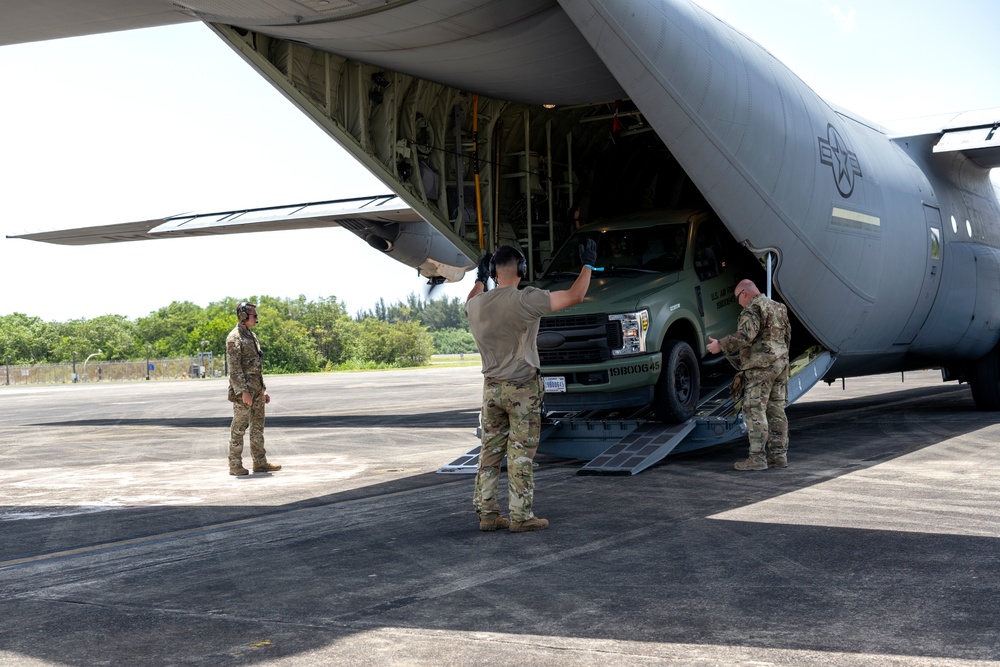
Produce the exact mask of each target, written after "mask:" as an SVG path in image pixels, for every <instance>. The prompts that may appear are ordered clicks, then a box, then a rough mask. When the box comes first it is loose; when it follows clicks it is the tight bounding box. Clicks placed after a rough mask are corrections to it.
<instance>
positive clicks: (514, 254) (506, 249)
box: [490, 245, 528, 280]
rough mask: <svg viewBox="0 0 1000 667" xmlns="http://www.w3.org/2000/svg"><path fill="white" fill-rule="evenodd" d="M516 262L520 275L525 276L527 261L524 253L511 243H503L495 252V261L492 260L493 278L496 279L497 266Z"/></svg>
mask: <svg viewBox="0 0 1000 667" xmlns="http://www.w3.org/2000/svg"><path fill="white" fill-rule="evenodd" d="M514 263H517V275H518V277H520V278H523V277H524V276H525V275H527V273H528V266H527V261H526V260H525V259H524V255H523V254H522V253H521V251H520V250H518V249H517V248H515V247H513V246H509V245H502V246H500V247H499V248H497V251H496V252H495V253H493V261H492V262H491V264H492V266H491V267H490V274H491V277H492V278H493V280H496V273H497V272H496V267H498V266H509V265H511V264H514Z"/></svg>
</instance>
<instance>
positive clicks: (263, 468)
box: [253, 463, 281, 472]
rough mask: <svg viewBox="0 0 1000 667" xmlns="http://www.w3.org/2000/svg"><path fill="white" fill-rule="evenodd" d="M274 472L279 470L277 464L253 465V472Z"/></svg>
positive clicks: (279, 467)
mask: <svg viewBox="0 0 1000 667" xmlns="http://www.w3.org/2000/svg"><path fill="white" fill-rule="evenodd" d="M275 470H281V466H280V465H278V464H277V463H254V464H253V471H254V472H274V471H275Z"/></svg>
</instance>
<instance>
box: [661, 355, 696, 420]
mask: <svg viewBox="0 0 1000 667" xmlns="http://www.w3.org/2000/svg"><path fill="white" fill-rule="evenodd" d="M700 392H701V373H700V371H699V370H698V357H696V356H695V353H694V350H692V349H691V346H690V345H688V344H687V343H685V342H684V341H682V340H668V341H665V342H664V345H663V370H662V371H660V379H659V380H657V381H656V387H655V389H654V390H653V410H654V411H655V412H656V418H657V419H659V420H660V421H661V422H668V423H679V422H683V421H687V420H688V419H690V418H691V417H692V416H693V415H694V410H695V408H696V407H698V396H699V395H700Z"/></svg>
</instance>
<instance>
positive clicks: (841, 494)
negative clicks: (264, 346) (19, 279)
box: [0, 386, 1000, 666]
mask: <svg viewBox="0 0 1000 667" xmlns="http://www.w3.org/2000/svg"><path fill="white" fill-rule="evenodd" d="M469 414H470V413H469V412H468V411H454V412H453V413H438V414H437V415H434V416H433V417H432V419H434V420H436V421H439V422H445V421H448V420H454V422H453V424H454V425H458V426H460V427H465V426H468V425H469V423H468V420H469ZM471 418H472V419H473V420H474V419H475V413H472V417H471ZM281 419H282V418H280V417H279V418H276V419H273V420H272V419H271V418H270V417H269V418H268V427H269V428H275V427H276V426H277V427H278V428H280V427H290V428H295V427H299V426H307V425H313V424H316V423H317V422H316V421H315V420H326V419H330V420H331V421H333V422H336V423H333V424H330V423H327V422H323V424H322V425H324V426H338V425H348V423H345V422H351V421H352V420H357V422H356V423H350V424H349V425H351V426H362V425H365V424H368V423H369V422H365V421H364V420H367V419H371V422H370V423H371V425H372V426H373V427H378V428H385V427H388V428H396V427H401V426H403V424H402V423H394V422H392V421H391V420H389V421H388V423H387V420H385V419H384V418H383V417H381V416H379V417H377V418H369V417H365V416H351V417H346V418H345V417H331V418H326V417H308V418H307V417H302V418H284V419H285V421H284V422H282V421H280V420H281ZM789 419H790V423H791V448H790V463H791V467H789V468H788V469H783V470H768V471H764V472H760V473H737V472H735V471H733V470H732V462H733V461H735V460H737V459H739V458H742V457H744V456H745V448H746V444H745V442H740V443H738V444H735V445H725V446H720V447H716V448H713V449H708V450H702V451H695V452H690V453H686V454H683V455H679V456H675V457H671V458H669V459H668V460H667V461H666V462H664V463H662V464H660V465H658V466H656V467H654V468H652V469H650V470H647V471H645V472H643V473H642V474H640V475H638V476H635V477H617V476H616V477H589V476H588V477H580V476H577V475H575V474H574V473H575V472H576V469H578V467H579V465H580V464H579V463H577V462H566V461H560V460H553V459H540V463H541V465H540V467H539V469H538V472H537V474H536V481H537V488H538V491H537V494H536V502H535V504H536V509H537V510H538V512H539V514H540V515H541V516H545V517H547V518H549V519H550V520H551V521H552V528H550V529H549V530H547V531H545V532H541V533H535V534H527V535H517V534H510V533H507V532H503V531H500V532H497V533H481V532H479V531H477V530H476V527H475V517H474V515H473V514H472V512H471V503H470V498H469V496H470V495H471V489H472V479H471V478H468V477H465V478H458V479H456V478H455V477H450V476H442V475H434V474H421V475H415V476H412V477H407V478H403V479H399V480H395V481H392V482H387V483H384V484H376V485H372V486H366V487H364V488H359V489H353V490H348V491H342V492H339V493H330V494H326V495H319V496H317V497H314V498H311V499H309V500H307V501H302V502H297V503H292V504H288V505H281V506H273V507H249V506H248V507H239V506H234V507H210V506H209V507H205V506H198V507H194V506H191V507H157V508H148V509H147V508H134V509H127V510H121V511H115V512H105V513H101V514H94V515H86V516H76V517H68V518H52V519H42V520H38V521H31V522H15V523H13V524H9V525H8V526H4V529H5V530H4V535H5V537H4V539H3V543H4V545H3V549H2V552H3V556H2V557H0V559H2V561H4V562H0V581H3V586H2V588H3V594H2V598H0V599H2V610H3V615H4V618H5V619H7V620H5V622H4V623H3V624H2V627H0V649H2V650H3V651H8V652H14V653H16V654H20V655H22V656H30V657H31V658H34V659H37V660H42V661H47V662H50V663H52V664H64V665H81V666H82V665H92V664H95V663H98V662H101V661H106V662H108V663H110V664H144V665H174V664H195V665H201V664H205V665H208V664H213V665H214V664H264V663H270V662H271V661H278V660H279V659H281V658H287V659H295V661H296V662H297V661H301V662H302V664H388V663H391V662H395V661H397V660H404V659H405V661H406V662H408V663H412V664H442V663H449V662H450V663H453V664H463V663H464V662H465V660H466V659H472V658H474V657H475V656H480V658H482V657H483V656H485V655H489V654H490V652H491V651H495V653H493V656H494V657H493V659H492V660H491V659H489V658H486V659H483V660H482V664H507V663H508V660H507V659H506V658H505V656H510V660H509V661H510V662H515V661H516V662H520V663H521V664H542V663H549V664H577V662H578V661H579V662H586V664H598V663H600V662H602V661H604V660H607V661H613V662H616V663H639V662H641V663H642V664H648V660H651V659H655V658H662V659H663V660H664V661H666V660H667V659H671V660H673V659H680V658H679V656H680V657H681V658H682V657H683V655H682V654H681V653H679V651H682V650H689V651H694V652H693V653H691V654H690V656H692V657H691V662H695V661H697V662H698V664H726V663H727V659H725V658H720V657H715V658H712V656H713V655H714V656H719V655H725V653H724V652H722V650H723V648H727V647H728V648H743V649H752V648H755V647H756V648H760V649H767V650H770V651H778V653H767V654H764V655H767V656H768V659H769V660H771V661H772V662H775V663H779V664H781V663H785V664H791V663H793V662H796V659H795V658H794V657H793V658H789V657H787V655H786V654H784V653H783V652H784V651H809V652H821V653H823V654H824V656H825V658H824V657H823V656H820V658H821V659H818V660H819V661H818V662H817V663H816V664H821V663H822V662H823V661H824V660H825V661H827V664H834V663H837V662H838V661H844V660H849V659H851V656H855V657H856V658H857V660H858V662H857V664H863V662H864V660H865V659H866V658H863V657H864V656H870V655H871V654H875V655H877V656H889V657H897V658H899V664H906V659H907V658H908V657H913V656H917V657H923V658H929V659H932V661H933V660H934V659H942V660H945V659H947V660H998V659H1000V630H998V628H1000V615H998V614H1000V612H998V611H997V605H996V604H995V601H996V600H997V599H1000V568H998V567H997V560H996V554H997V539H996V536H995V535H993V536H971V535H961V534H944V533H942V532H940V531H939V530H938V527H936V526H933V525H927V526H926V529H925V530H923V531H914V530H905V531H903V530H898V529H896V528H894V527H893V526H891V525H888V526H886V527H885V528H884V529H873V528H870V527H866V528H864V529H857V528H851V527H843V526H839V527H838V526H834V525H829V524H824V523H822V522H817V521H816V519H817V515H815V514H814V513H812V511H813V510H814V509H815V507H814V506H813V505H811V504H810V505H808V507H807V506H806V504H805V503H800V502H799V501H800V500H801V497H802V496H801V493H800V492H810V491H811V492H815V493H818V494H820V500H821V501H822V494H824V493H828V497H827V500H828V501H829V502H828V503H827V505H826V508H825V509H826V510H827V511H830V512H832V513H833V514H837V507H840V506H844V507H847V506H852V505H858V506H860V507H862V509H863V508H864V507H866V506H870V507H871V509H872V511H873V512H875V511H876V510H878V511H884V512H886V513H887V516H890V517H892V516H893V515H895V514H900V515H901V514H903V513H906V512H910V511H920V512H923V513H924V514H923V516H927V517H930V518H931V519H934V520H938V521H941V522H942V523H944V524H947V522H948V521H949V511H951V509H953V508H950V507H947V506H935V505H934V504H933V501H934V499H935V498H936V496H935V495H934V494H936V493H938V492H940V488H939V487H940V484H939V485H938V486H937V487H933V488H932V487H929V486H925V485H922V484H920V483H917V482H913V481H912V480H910V479H909V478H908V477H907V476H905V475H904V476H901V477H897V478H895V479H893V477H892V475H890V476H889V479H888V480H887V481H886V484H885V486H884V487H878V488H876V487H875V486H873V485H871V484H870V483H868V484H867V485H866V484H861V485H859V486H857V487H850V488H847V489H840V490H831V491H829V492H825V491H824V488H825V485H828V484H829V483H831V482H838V483H839V482H845V481H847V479H846V478H847V477H849V476H850V475H852V474H853V473H857V472H871V471H872V469H873V468H874V467H875V466H877V465H879V464H882V463H886V462H889V461H897V462H899V463H900V465H905V462H903V461H899V460H900V459H903V458H905V457H907V456H908V455H911V454H917V455H921V454H927V452H926V451H925V450H928V449H929V448H933V447H935V446H938V445H942V446H943V448H944V449H943V451H942V453H941V454H940V458H941V459H942V461H943V462H942V464H941V465H942V466H943V467H942V468H941V470H943V471H945V472H947V470H948V461H949V458H948V457H949V456H953V457H955V458H953V459H951V460H957V461H961V460H962V457H963V456H965V455H966V454H967V452H973V454H975V452H977V451H982V450H981V449H977V448H979V447H980V446H981V445H982V443H981V442H979V441H978V440H975V438H974V439H973V440H974V441H973V442H971V443H970V442H969V441H968V438H967V437H966V436H969V437H972V436H974V434H975V432H976V431H979V430H982V429H987V428H989V427H991V426H995V423H996V418H995V416H994V415H992V414H989V413H979V412H975V411H974V409H973V407H972V402H971V399H970V398H969V396H968V392H967V391H962V392H958V391H955V387H948V386H942V387H936V388H934V389H916V390H909V391H904V392H894V393H889V394H882V395H879V396H876V397H872V398H865V399H847V400H839V401H820V402H813V403H809V404H801V405H797V406H793V407H791V408H790V409H789ZM138 421H142V422H143V425H154V426H156V425H159V426H176V425H180V424H179V423H175V422H179V421H190V420H170V419H167V420H138ZM194 421H195V424H193V425H195V426H198V425H199V424H198V423H197V422H199V421H202V420H194ZM204 421H206V422H210V424H209V423H206V425H211V426H219V425H220V423H221V422H220V421H219V420H204ZM83 422H86V423H83ZM127 423H128V421H127V420H80V421H76V422H71V423H68V424H59V425H80V426H92V425H95V424H100V425H121V424H127ZM52 424H53V423H52V422H50V423H49V425H52ZM185 425H188V426H190V425H192V424H190V423H187V424H185ZM222 425H223V426H225V425H228V422H226V423H222ZM411 425H412V423H411ZM991 433H994V435H991V436H989V439H990V440H995V429H994V430H993V431H991ZM989 444H990V445H991V446H992V445H993V443H992V442H990V443H989ZM279 474H280V473H279ZM939 482H941V480H939ZM943 483H944V484H945V485H947V482H946V481H945V482H943ZM924 494H930V495H928V496H926V497H925V495H924ZM925 501H926V502H925ZM768 502H770V503H774V504H775V506H774V507H773V508H772V510H771V511H772V512H778V513H782V512H783V513H784V514H785V519H787V522H785V523H781V522H775V521H770V520H765V521H759V520H752V519H753V516H754V512H755V507H756V506H757V505H758V504H761V505H766V504H767V503H768ZM994 509H995V507H994ZM736 510H740V511H742V512H743V516H746V517H747V518H748V520H733V519H728V518H727V519H724V520H722V519H720V518H718V517H716V515H719V514H721V513H725V512H730V511H736ZM875 513H877V512H875ZM67 550H72V551H67ZM55 553H61V554H62V555H58V556H56V557H53V558H41V557H40V556H42V555H44V554H55ZM15 557H20V558H25V557H27V558H29V560H28V561H27V562H25V563H22V564H19V565H13V566H9V565H8V566H7V567H4V564H5V563H10V561H11V560H12V559H13V558H15ZM407 632H411V633H413V634H410V635H408V634H406V633H407ZM380 633H389V635H383V634H380ZM400 633H402V635H401V634H400ZM481 633H489V634H481ZM495 633H499V635H500V636H497V634H495ZM407 637H409V640H408V639H407ZM408 641H410V642H412V643H411V644H410V645H409V647H408V645H407V643H408ZM608 642H613V644H608ZM622 642H634V643H635V644H631V643H630V644H621V643H622ZM678 645H681V646H683V647H691V646H694V647H695V649H690V648H683V649H682V648H678ZM560 647H563V648H560ZM699 647H700V648H699ZM515 649H516V651H515ZM556 649H559V650H558V651H556ZM567 650H568V651H569V652H567ZM508 651H514V652H511V653H508ZM553 651H556V653H557V654H558V655H556V656H555V657H552V656H551V655H550V654H551V652H553ZM560 651H561V653H560ZM595 651H596V652H597V653H594V652H595ZM698 651H709V653H705V654H703V656H704V657H705V659H703V660H702V659H699V660H695V659H694V657H696V656H697V655H702V654H699V653H698ZM720 652H721V653H720ZM595 655H598V656H600V655H603V656H604V657H603V658H599V659H596V658H595V657H594V656H595ZM782 655H786V657H785V659H784V660H783V659H782V657H781V656H782ZM317 656H320V657H317ZM584 658H587V660H585V659H584ZM640 658H642V660H640ZM595 659H596V660H597V662H590V661H591V660H595ZM313 661H315V662H313ZM552 661H554V662H552ZM0 662H2V661H0ZM883 662H884V661H883ZM289 664H291V663H289ZM671 664H673V663H671ZM678 664H686V663H685V662H684V661H683V660H682V661H681V662H680V663H678ZM852 664H854V663H852ZM927 664H931V663H927Z"/></svg>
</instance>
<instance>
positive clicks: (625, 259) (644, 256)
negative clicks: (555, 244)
mask: <svg viewBox="0 0 1000 667" xmlns="http://www.w3.org/2000/svg"><path fill="white" fill-rule="evenodd" d="M588 237H590V238H594V240H596V241H597V266H599V267H603V268H604V269H605V270H606V271H607V270H615V269H626V270H628V269H634V270H641V271H654V272H657V273H670V272H673V271H680V270H681V269H682V268H684V252H685V250H686V248H687V238H688V225H687V224H686V223H680V224H670V225H659V226H656V227H641V228H639V229H609V230H604V231H600V232H590V233H585V232H577V233H576V234H574V235H573V236H572V237H571V238H570V240H569V241H568V242H567V243H566V244H565V245H564V246H563V247H562V248H561V249H560V250H559V253H558V254H557V255H556V257H555V258H554V259H553V260H552V263H551V264H549V267H548V269H547V270H546V272H545V273H546V274H547V275H552V274H555V273H577V272H579V271H580V255H579V251H578V250H577V247H578V246H579V245H580V244H581V243H583V242H584V240H585V239H587V238H588Z"/></svg>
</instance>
